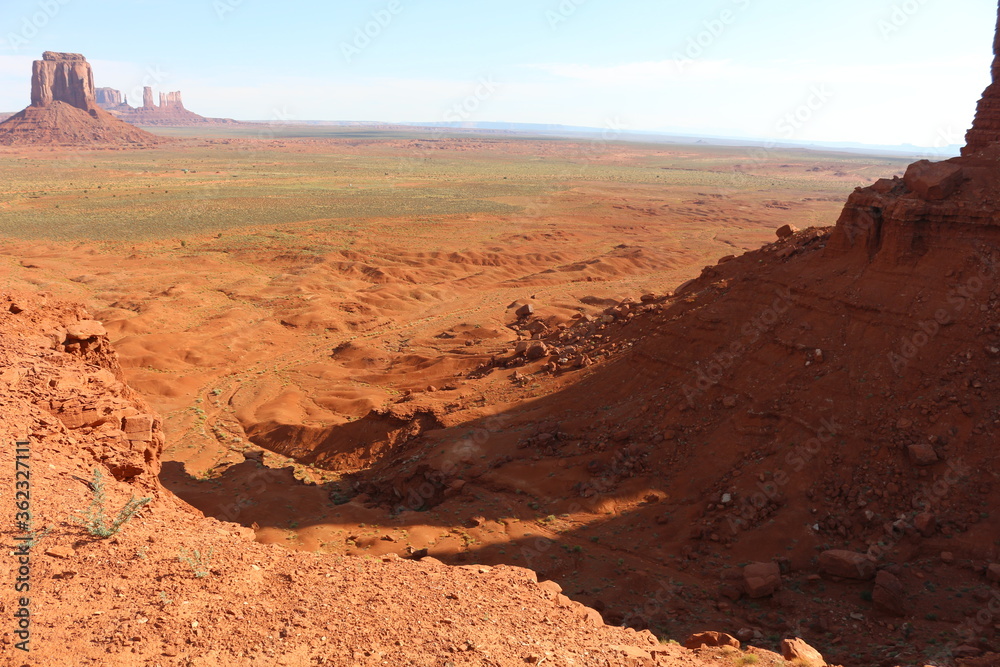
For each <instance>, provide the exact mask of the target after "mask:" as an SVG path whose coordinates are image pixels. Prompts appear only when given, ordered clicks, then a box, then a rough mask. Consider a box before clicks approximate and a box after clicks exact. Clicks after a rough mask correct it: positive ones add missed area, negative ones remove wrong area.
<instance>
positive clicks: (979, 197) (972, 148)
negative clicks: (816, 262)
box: [828, 14, 1000, 264]
mask: <svg viewBox="0 0 1000 667" xmlns="http://www.w3.org/2000/svg"><path fill="white" fill-rule="evenodd" d="M998 29H1000V14H998ZM998 35H1000V33H998ZM994 52H995V53H996V54H998V55H997V56H996V57H995V59H994V61H993V70H992V71H993V83H992V84H990V86H989V87H988V88H987V89H986V91H985V92H984V93H983V97H982V100H980V102H979V108H978V110H977V113H976V119H975V122H974V123H973V126H972V129H971V130H969V133H968V135H967V142H968V144H967V145H966V147H965V148H963V149H962V156H961V157H957V158H952V159H950V160H946V161H943V162H929V161H927V160H921V161H919V162H916V163H914V164H912V165H910V167H909V168H908V169H907V170H906V175H905V177H904V178H902V179H899V178H895V179H892V180H889V179H882V180H880V181H878V182H876V183H875V184H874V185H872V186H870V187H867V188H858V189H857V190H855V192H854V193H853V194H852V195H851V196H850V198H849V199H848V200H847V204H846V206H845V207H844V211H843V213H842V214H841V217H840V220H839V221H838V222H837V228H836V230H835V231H834V232H833V235H832V236H831V238H830V243H829V246H828V248H829V252H831V253H834V254H840V253H844V252H847V251H848V250H850V249H852V248H858V247H863V248H865V249H867V252H868V255H869V257H870V258H871V259H872V260H873V261H885V262H888V263H890V264H895V263H899V262H910V261H915V260H917V259H919V258H920V257H921V256H923V255H924V254H925V253H926V252H927V250H928V249H929V239H931V238H933V239H934V243H936V244H938V245H940V244H946V245H948V246H952V247H957V246H958V245H963V244H964V245H968V244H969V243H974V242H976V241H977V240H982V239H983V235H984V234H990V233H993V232H995V231H996V229H997V222H998V220H1000V197H998V193H1000V170H998V169H997V168H996V159H995V158H996V156H997V155H998V152H1000V36H998V37H997V39H996V40H995V41H994ZM876 256H877V257H876Z"/></svg>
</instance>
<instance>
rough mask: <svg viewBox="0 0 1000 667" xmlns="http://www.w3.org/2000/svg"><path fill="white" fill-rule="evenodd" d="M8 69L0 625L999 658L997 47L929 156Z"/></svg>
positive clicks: (693, 655)
mask: <svg viewBox="0 0 1000 667" xmlns="http://www.w3.org/2000/svg"><path fill="white" fill-rule="evenodd" d="M997 52H1000V38H998V43H997ZM997 63H1000V60H998V61H996V62H995V63H994V68H993V74H994V77H995V78H996V77H997V76H1000V64H997ZM982 66H983V67H984V68H985V67H987V66H988V64H987V63H983V64H982ZM29 74H30V84H29V78H28V77H29ZM24 81H25V86H26V87H27V86H28V85H30V86H31V91H32V93H31V101H32V103H31V106H29V107H28V108H26V109H25V110H24V111H22V112H19V113H16V114H12V115H11V116H10V118H8V119H7V120H6V121H4V122H2V123H0V277H2V283H0V332H2V333H0V415H2V419H0V434H2V437H3V442H4V447H3V448H2V450H0V451H2V466H3V470H4V471H5V473H4V476H3V477H2V482H0V503H3V507H4V511H5V512H7V513H8V514H9V520H7V521H6V522H5V524H4V527H3V539H4V541H5V544H7V545H12V546H11V547H10V549H8V550H6V551H5V554H4V559H5V560H6V561H7V563H8V564H10V567H9V568H4V572H5V574H4V576H3V588H4V593H3V594H2V595H0V611H2V612H3V613H2V616H3V618H4V619H5V620H4V623H6V624H7V625H8V626H10V627H9V628H8V627H4V628H3V629H2V634H0V656H2V658H0V660H2V661H3V664H9V665H149V666H153V665H163V666H166V665H192V666H195V665H213V664H226V665H261V666H263V665H269V666H270V665H290V666H296V665H324V664H325V665H453V666H459V665H469V666H472V665H499V666H504V667H506V666H508V665H607V666H618V665H629V666H631V665H636V666H640V665H641V666H653V665H663V666H674V665H727V666H728V665H734V666H735V665H761V666H769V665H802V666H806V667H823V666H824V665H844V666H850V667H861V666H870V665H878V666H880V667H893V666H900V667H902V666H907V665H933V666H935V667H951V666H957V667H990V666H994V665H1000V632H998V630H1000V482H998V479H997V476H998V474H1000V468H998V459H997V457H998V454H997V436H998V433H1000V280H998V274H997V271H998V268H1000V232H998V229H1000V227H998V224H997V221H998V216H1000V213H998V211H1000V167H998V162H997V160H998V158H1000V79H996V81H997V83H994V84H993V85H991V87H990V88H988V89H987V91H986V93H985V94H984V97H983V99H982V101H981V102H980V105H979V109H978V113H977V115H976V121H975V125H974V127H973V129H972V130H971V131H970V132H969V134H968V137H967V145H966V147H965V148H964V149H963V153H962V157H959V158H952V159H948V160H944V159H939V160H936V161H928V160H920V161H917V162H914V161H913V159H912V158H909V157H901V156H882V155H876V154H874V153H848V152H835V151H832V150H807V149H805V148H793V147H788V146H776V145H772V146H768V147H752V146H742V145H721V144H710V143H705V142H693V141H692V142H690V143H684V142H679V141H675V142H666V141H654V140H652V139H649V140H642V139H637V138H635V137H626V136H623V135H621V133H619V132H616V131H613V130H608V131H606V132H604V133H603V134H584V133H579V134H573V133H565V134H564V135H563V136H548V135H543V134H538V135H532V134H529V133H518V132H512V131H505V130H484V129H471V128H454V127H451V128H441V127H438V128H418V127H408V126H403V125H389V124H385V125H379V126H374V125H372V126H366V125H361V124H359V125H356V126H348V125H339V126H338V125H295V124H291V123H270V124H266V123H250V122H239V121H233V120H229V119H214V118H206V117H203V116H201V115H198V114H197V112H196V111H189V110H188V109H186V108H185V107H184V103H183V102H182V101H181V94H180V93H169V94H161V95H160V98H159V104H156V103H155V102H154V99H153V93H152V90H151V89H149V88H147V89H146V91H145V94H144V99H143V104H142V106H138V107H134V106H129V105H128V104H126V102H125V100H124V98H123V96H122V95H121V93H120V91H118V90H115V89H111V88H100V89H98V88H95V85H94V75H93V71H92V67H91V63H89V62H88V61H87V60H86V58H85V57H84V56H83V55H79V54H68V53H57V52H45V54H44V56H43V57H42V58H41V59H40V60H37V61H36V62H35V64H34V66H33V70H32V71H31V72H30V73H29V72H25V80H24ZM133 102H134V101H133ZM845 202H846V203H845ZM22 469H23V470H24V471H27V470H29V469H30V499H29V497H28V494H27V492H26V491H25V492H24V494H23V495H18V494H19V493H20V492H21V491H23V490H24V489H26V488H27V487H28V485H27V481H28V479H29V476H28V475H23V480H24V481H25V486H24V487H22V486H17V484H16V482H17V480H21V479H22V477H16V476H15V472H17V471H19V470H22ZM19 503H25V505H24V508H27V507H30V519H28V520H27V521H26V520H22V519H21V518H17V517H15V514H17V513H16V512H15V511H14V510H13V508H15V507H16V508H18V509H21V510H22V511H23V512H28V510H27V509H24V508H22V507H21V505H20V504H19ZM123 508H124V509H123ZM8 510H10V511H8ZM116 518H117V519H118V521H117V522H116V521H115V519H116ZM102 533H105V534H102ZM25 568H28V569H27V570H25ZM26 573H28V574H26ZM25 577H28V578H27V579H25ZM26 581H27V582H28V583H30V591H29V589H24V590H25V591H29V592H30V596H29V593H28V592H24V591H22V594H20V595H19V594H16V593H15V592H14V591H21V589H19V588H18V584H19V582H20V583H24V582H26ZM28 597H30V604H25V603H24V602H23V600H25V599H27V598H28ZM28 619H30V620H28ZM22 620H23V621H25V622H22ZM18 630H20V631H21V632H22V634H20V635H19V634H18ZM25 641H30V645H29V646H19V644H21V643H22V642H25ZM27 647H30V651H25V650H23V649H24V648H27Z"/></svg>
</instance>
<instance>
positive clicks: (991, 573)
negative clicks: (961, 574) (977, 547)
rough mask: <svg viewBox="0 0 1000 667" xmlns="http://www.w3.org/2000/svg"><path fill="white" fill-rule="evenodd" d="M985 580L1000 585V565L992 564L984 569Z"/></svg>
mask: <svg viewBox="0 0 1000 667" xmlns="http://www.w3.org/2000/svg"><path fill="white" fill-rule="evenodd" d="M986 580H987V581H992V582H993V583H995V584H1000V563H992V564H990V565H989V566H988V567H987V568H986Z"/></svg>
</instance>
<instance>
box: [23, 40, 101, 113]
mask: <svg viewBox="0 0 1000 667" xmlns="http://www.w3.org/2000/svg"><path fill="white" fill-rule="evenodd" d="M53 102H65V103H66V104H69V105H71V106H74V107H76V108H77V109H83V110H84V111H88V112H89V111H90V110H91V109H94V108H96V107H97V100H96V97H95V94H94V72H93V70H91V68H90V63H88V62H87V59H86V58H84V57H83V56H82V55H80V54H79V53H55V52H53V51H46V52H45V53H43V54H42V59H41V60H36V61H35V62H34V63H33V64H32V68H31V106H33V107H47V106H49V105H50V104H52V103H53Z"/></svg>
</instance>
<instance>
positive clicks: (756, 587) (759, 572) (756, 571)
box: [743, 563, 781, 598]
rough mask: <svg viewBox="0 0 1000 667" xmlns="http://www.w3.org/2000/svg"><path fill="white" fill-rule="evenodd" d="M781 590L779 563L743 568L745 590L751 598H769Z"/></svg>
mask: <svg viewBox="0 0 1000 667" xmlns="http://www.w3.org/2000/svg"><path fill="white" fill-rule="evenodd" d="M779 588H781V568H780V567H779V566H778V564H777V563H751V564H749V565H747V566H746V567H744V568H743V590H744V591H746V594H747V595H748V596H749V597H751V598H762V597H767V596H768V595H771V594H772V593H774V592H775V591H776V590H778V589H779Z"/></svg>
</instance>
